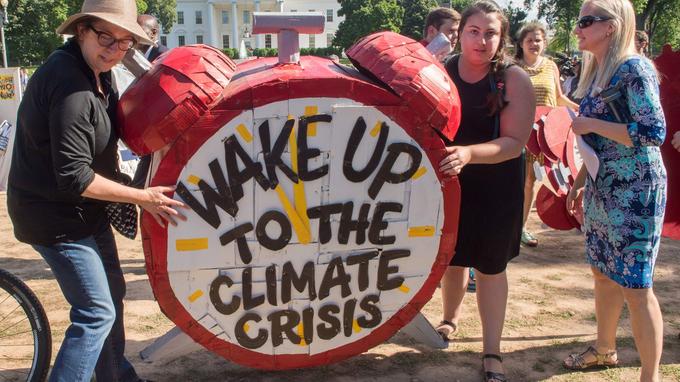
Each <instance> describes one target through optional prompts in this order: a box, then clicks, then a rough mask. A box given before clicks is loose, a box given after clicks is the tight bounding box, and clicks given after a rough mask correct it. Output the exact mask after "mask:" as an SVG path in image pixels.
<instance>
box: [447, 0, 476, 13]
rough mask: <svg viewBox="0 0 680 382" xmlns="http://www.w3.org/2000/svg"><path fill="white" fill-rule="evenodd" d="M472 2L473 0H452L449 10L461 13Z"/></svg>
mask: <svg viewBox="0 0 680 382" xmlns="http://www.w3.org/2000/svg"><path fill="white" fill-rule="evenodd" d="M474 2H475V0H452V1H451V8H453V9H455V10H456V11H458V13H463V10H464V9H465V8H467V6H469V5H472V4H473V3H474Z"/></svg>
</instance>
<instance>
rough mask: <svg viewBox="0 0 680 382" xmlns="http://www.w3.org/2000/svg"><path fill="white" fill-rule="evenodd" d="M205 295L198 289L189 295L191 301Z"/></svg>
mask: <svg viewBox="0 0 680 382" xmlns="http://www.w3.org/2000/svg"><path fill="white" fill-rule="evenodd" d="M201 296H203V291H202V290H200V289H198V290H196V291H195V292H194V293H192V294H191V295H190V296H189V302H194V301H196V300H198V299H199V298H201Z"/></svg>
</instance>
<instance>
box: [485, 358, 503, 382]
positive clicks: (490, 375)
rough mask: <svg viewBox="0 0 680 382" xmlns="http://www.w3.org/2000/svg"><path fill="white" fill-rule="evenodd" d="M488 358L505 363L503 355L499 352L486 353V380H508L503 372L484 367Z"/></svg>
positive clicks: (494, 381)
mask: <svg viewBox="0 0 680 382" xmlns="http://www.w3.org/2000/svg"><path fill="white" fill-rule="evenodd" d="M487 358H491V359H495V360H496V361H498V362H500V363H503V357H501V356H499V355H498V354H484V355H483V356H482V370H484V382H507V381H508V378H507V377H506V376H505V374H503V373H496V372H494V371H486V368H485V367H484V360H485V359H487Z"/></svg>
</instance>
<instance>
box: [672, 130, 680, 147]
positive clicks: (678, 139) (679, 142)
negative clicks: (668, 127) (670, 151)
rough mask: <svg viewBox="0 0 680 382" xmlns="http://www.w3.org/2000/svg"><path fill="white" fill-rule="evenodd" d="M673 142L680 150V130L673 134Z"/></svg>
mask: <svg viewBox="0 0 680 382" xmlns="http://www.w3.org/2000/svg"><path fill="white" fill-rule="evenodd" d="M671 144H673V147H675V149H676V150H678V151H680V131H676V132H675V134H673V140H672V141H671Z"/></svg>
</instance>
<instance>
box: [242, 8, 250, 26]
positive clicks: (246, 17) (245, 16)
mask: <svg viewBox="0 0 680 382" xmlns="http://www.w3.org/2000/svg"><path fill="white" fill-rule="evenodd" d="M243 23H244V24H250V11H243Z"/></svg>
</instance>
